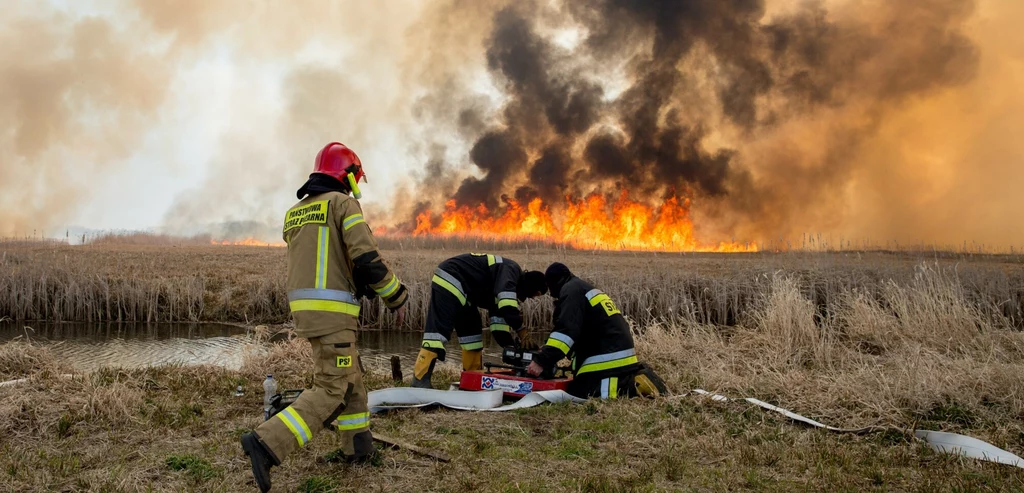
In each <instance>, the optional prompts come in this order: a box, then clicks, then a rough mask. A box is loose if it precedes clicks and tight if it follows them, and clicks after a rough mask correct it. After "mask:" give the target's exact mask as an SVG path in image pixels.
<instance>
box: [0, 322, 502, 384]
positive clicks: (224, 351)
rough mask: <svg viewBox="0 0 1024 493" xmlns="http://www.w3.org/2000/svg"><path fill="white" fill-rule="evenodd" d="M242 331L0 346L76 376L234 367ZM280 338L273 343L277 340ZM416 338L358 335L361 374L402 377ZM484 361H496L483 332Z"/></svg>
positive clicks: (50, 331)
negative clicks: (46, 351) (37, 350)
mask: <svg viewBox="0 0 1024 493" xmlns="http://www.w3.org/2000/svg"><path fill="white" fill-rule="evenodd" d="M246 334H247V331H246V329H245V328H244V327H238V326H234V325H226V324H167V323H161V324H144V323H121V324H115V323H97V324H84V323H63V324H46V323H15V322H3V323H0V343H3V342H7V341H11V340H14V339H27V340H31V341H33V342H34V343H37V344H44V345H47V346H49V347H50V349H51V351H52V352H53V353H54V354H55V355H56V356H57V357H58V358H61V360H63V362H64V363H65V364H66V365H68V366H70V367H71V368H73V369H74V370H77V371H92V370H95V369H98V368H101V367H104V366H117V367H123V368H137V367H144V366H158V365H167V364H186V365H192V364H210V365H221V366H225V367H228V368H238V367H240V366H241V364H242V359H243V356H244V354H245V351H246V350H247V349H249V350H251V346H250V345H249V344H248V338H247V337H246ZM283 337H284V335H283V334H279V335H276V336H275V337H274V338H272V340H274V339H281V338H283ZM421 340H422V334H420V333H416V332H391V331H360V332H359V342H358V346H359V351H360V354H361V355H362V356H363V364H364V365H365V366H366V367H367V369H373V370H376V371H380V372H384V373H386V374H390V372H391V357H392V356H394V355H398V356H399V358H400V359H401V361H402V370H403V372H404V373H405V375H406V376H408V375H409V374H410V372H411V371H412V366H413V364H414V363H415V360H416V354H417V352H418V351H419V346H420V342H421ZM484 344H485V350H484V359H485V360H488V361H498V360H499V359H500V356H499V352H498V348H496V347H492V345H491V343H490V334H489V333H488V331H484ZM448 346H449V347H448V356H447V358H446V361H445V363H443V364H445V365H450V366H452V367H454V368H461V364H462V362H461V350H460V349H459V346H458V343H457V342H456V341H452V342H450V343H449V344H448Z"/></svg>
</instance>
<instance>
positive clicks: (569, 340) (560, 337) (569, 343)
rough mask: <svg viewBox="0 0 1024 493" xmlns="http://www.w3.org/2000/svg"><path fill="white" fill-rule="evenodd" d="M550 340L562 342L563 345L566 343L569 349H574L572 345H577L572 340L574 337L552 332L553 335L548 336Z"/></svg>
mask: <svg viewBox="0 0 1024 493" xmlns="http://www.w3.org/2000/svg"><path fill="white" fill-rule="evenodd" d="M548 338H550V339H554V340H556V341H562V342H563V343H565V345H566V346H569V347H572V345H573V344H575V343H576V341H574V340H572V337H569V336H567V335H565V334H563V333H561V332H552V333H551V334H548Z"/></svg>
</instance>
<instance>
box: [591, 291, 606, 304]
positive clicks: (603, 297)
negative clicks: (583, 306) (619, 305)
mask: <svg viewBox="0 0 1024 493" xmlns="http://www.w3.org/2000/svg"><path fill="white" fill-rule="evenodd" d="M609 299H611V298H609V297H608V295H606V294H604V293H601V294H599V295H597V296H595V297H593V298H590V306H597V304H598V303H600V302H602V301H604V300H609Z"/></svg>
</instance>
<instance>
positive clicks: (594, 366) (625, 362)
mask: <svg viewBox="0 0 1024 493" xmlns="http://www.w3.org/2000/svg"><path fill="white" fill-rule="evenodd" d="M637 362H638V361H637V359H636V356H629V357H627V358H622V359H616V360H612V361H605V362H603V363H591V364H589V365H583V368H580V370H579V371H577V372H576V374H577V375H582V374H584V373H590V372H592V371H601V370H610V369H612V368H620V367H623V366H629V365H632V364H636V363H637Z"/></svg>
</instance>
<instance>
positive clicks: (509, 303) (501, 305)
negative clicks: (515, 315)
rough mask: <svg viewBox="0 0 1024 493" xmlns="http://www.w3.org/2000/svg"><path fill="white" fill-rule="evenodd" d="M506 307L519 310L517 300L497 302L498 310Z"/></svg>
mask: <svg viewBox="0 0 1024 493" xmlns="http://www.w3.org/2000/svg"><path fill="white" fill-rule="evenodd" d="M506 306H512V307H515V308H519V300H507V299H506V300H498V308H504V307H506Z"/></svg>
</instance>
